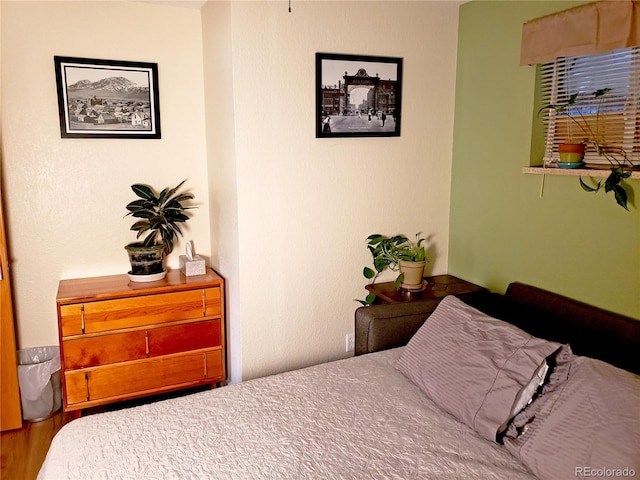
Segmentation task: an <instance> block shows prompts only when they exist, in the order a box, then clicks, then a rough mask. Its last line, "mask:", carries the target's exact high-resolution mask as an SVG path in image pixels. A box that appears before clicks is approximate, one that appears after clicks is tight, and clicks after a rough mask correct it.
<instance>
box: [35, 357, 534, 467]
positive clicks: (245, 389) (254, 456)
mask: <svg viewBox="0 0 640 480" xmlns="http://www.w3.org/2000/svg"><path fill="white" fill-rule="evenodd" d="M400 352H401V349H396V350H388V351H384V352H378V353H374V354H369V355H364V356H360V357H355V358H351V359H347V360H341V361H337V362H332V363H327V364H323V365H318V366H315V367H310V368H306V369H302V370H297V371H293V372H288V373H284V374H280V375H274V376H271V377H265V378H261V379H256V380H252V381H248V382H244V383H241V384H237V385H230V386H226V387H223V388H218V389H216V390H211V391H205V392H201V393H196V394H192V395H188V396H184V397H180V398H174V399H171V400H165V401H162V402H157V403H153V404H148V405H143V406H140V407H135V408H130V409H123V410H119V411H113V412H107V413H102V414H96V415H89V416H86V417H83V418H80V419H77V420H74V421H72V422H71V423H69V424H67V425H66V426H64V427H63V428H62V429H61V430H60V432H59V433H58V434H57V435H56V437H55V438H54V439H53V442H52V444H51V448H50V450H49V453H48V454H47V458H46V460H45V463H44V465H43V467H42V469H41V471H40V473H39V475H38V479H39V480H62V479H78V480H79V479H90V480H99V479H131V480H134V479H135V480H146V479H243V480H244V479H247V480H249V479H250V480H254V479H403V480H406V479H441V478H446V479H460V480H463V479H482V480H492V479H496V480H497V479H500V480H503V479H509V480H518V479H533V478H534V477H533V476H532V475H531V474H529V473H528V472H527V470H526V469H525V467H523V466H522V465H521V464H520V463H519V462H518V461H517V460H516V459H515V458H513V457H512V456H511V455H510V454H509V453H507V451H506V450H505V449H504V448H503V447H501V446H499V445H497V444H493V443H491V442H488V441H486V440H484V439H483V438H481V437H479V436H478V435H476V433H475V432H474V431H473V430H471V429H469V428H468V427H466V426H465V425H463V424H461V423H459V422H458V421H457V420H455V419H454V418H453V417H452V416H450V415H449V414H447V413H445V412H443V411H442V410H440V409H439V408H438V407H437V406H435V405H434V404H433V403H432V402H431V401H430V400H429V399H428V398H426V397H425V396H424V394H423V393H422V392H421V391H420V390H418V388H417V387H415V386H414V385H413V384H412V383H411V382H410V381H409V380H407V379H406V378H405V377H404V376H403V375H402V374H401V373H400V372H398V371H397V370H395V369H394V367H393V365H394V363H395V361H396V359H397V358H398V356H399V355H400Z"/></svg>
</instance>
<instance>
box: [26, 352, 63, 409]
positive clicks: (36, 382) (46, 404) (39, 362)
mask: <svg viewBox="0 0 640 480" xmlns="http://www.w3.org/2000/svg"><path fill="white" fill-rule="evenodd" d="M18 383H19V385H20V404H21V405H22V418H23V419H24V420H26V421H29V422H39V421H41V420H45V419H46V418H49V417H50V416H51V415H53V414H54V413H55V412H57V411H58V410H60V407H61V406H62V386H61V384H60V348H59V347H33V348H27V349H24V350H18Z"/></svg>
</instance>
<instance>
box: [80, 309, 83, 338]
mask: <svg viewBox="0 0 640 480" xmlns="http://www.w3.org/2000/svg"><path fill="white" fill-rule="evenodd" d="M80 321H81V328H82V333H83V334H84V304H82V305H80Z"/></svg>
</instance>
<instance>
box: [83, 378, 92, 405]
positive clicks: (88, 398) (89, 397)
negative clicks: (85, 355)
mask: <svg viewBox="0 0 640 480" xmlns="http://www.w3.org/2000/svg"><path fill="white" fill-rule="evenodd" d="M84 381H85V383H86V384H87V402H88V401H89V400H91V393H90V392H89V374H88V373H85V374H84Z"/></svg>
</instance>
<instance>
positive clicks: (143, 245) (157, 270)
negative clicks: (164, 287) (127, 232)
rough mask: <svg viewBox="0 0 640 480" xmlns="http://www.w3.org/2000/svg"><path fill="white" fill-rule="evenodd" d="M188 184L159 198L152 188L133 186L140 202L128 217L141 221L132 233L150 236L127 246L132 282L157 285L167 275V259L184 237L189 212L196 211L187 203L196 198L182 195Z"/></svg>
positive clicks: (160, 195) (135, 224)
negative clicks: (179, 238)
mask: <svg viewBox="0 0 640 480" xmlns="http://www.w3.org/2000/svg"><path fill="white" fill-rule="evenodd" d="M185 181H186V180H183V181H182V182H180V183H179V184H178V185H177V186H175V187H173V188H170V187H167V188H165V189H164V190H162V191H161V192H160V193H159V194H158V193H156V190H154V189H153V188H152V187H150V186H149V185H144V184H140V183H136V184H134V185H131V189H132V190H133V192H134V193H135V194H136V196H137V197H138V199H136V200H134V201H132V202H131V203H129V204H128V205H127V207H126V208H127V210H129V213H127V215H125V216H128V215H131V216H132V217H134V218H136V219H137V220H136V222H135V223H134V224H133V225H132V226H131V230H133V231H135V232H137V236H136V238H140V237H142V236H143V235H146V236H145V237H144V239H143V240H142V241H138V242H134V243H130V244H129V245H127V246H125V250H126V251H127V253H128V254H129V262H130V263H131V271H130V272H129V278H130V279H131V280H132V281H134V282H149V281H156V280H160V279H162V278H164V276H165V275H166V271H165V269H164V259H165V256H166V255H168V254H170V253H171V251H172V250H173V245H174V241H175V239H176V238H177V236H178V234H179V235H181V236H182V230H181V229H180V224H181V223H184V222H186V221H187V220H189V216H188V215H187V213H186V211H187V210H189V209H191V208H193V207H189V206H185V205H184V202H185V201H187V200H192V199H193V194H191V193H190V192H180V191H179V190H180V188H181V187H182V185H183V184H184V182H185Z"/></svg>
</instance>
